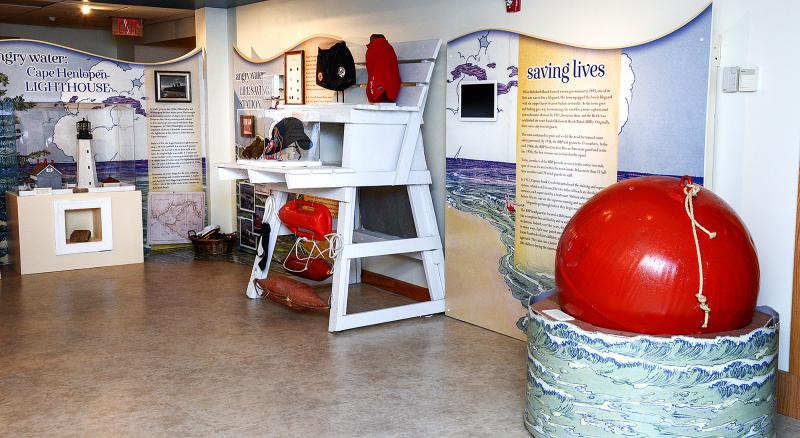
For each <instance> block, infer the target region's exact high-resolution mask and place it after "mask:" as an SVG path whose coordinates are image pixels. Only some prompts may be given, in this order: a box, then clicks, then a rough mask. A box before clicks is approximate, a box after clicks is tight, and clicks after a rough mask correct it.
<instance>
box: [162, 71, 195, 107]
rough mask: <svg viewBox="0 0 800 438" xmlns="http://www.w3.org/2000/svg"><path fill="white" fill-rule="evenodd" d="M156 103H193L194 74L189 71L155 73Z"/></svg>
mask: <svg viewBox="0 0 800 438" xmlns="http://www.w3.org/2000/svg"><path fill="white" fill-rule="evenodd" d="M154 77H155V81H154V82H155V86H156V102H180V103H191V102H192V73H191V72H188V71H163V70H156V71H155V72H154Z"/></svg>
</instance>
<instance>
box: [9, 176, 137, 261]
mask: <svg viewBox="0 0 800 438" xmlns="http://www.w3.org/2000/svg"><path fill="white" fill-rule="evenodd" d="M6 211H7V214H8V237H9V239H8V253H9V256H10V258H11V262H12V264H13V266H14V270H16V271H17V272H19V273H21V274H36V273H40V272H55V271H66V270H70V269H83V268H95V267H100V266H114V265H125V264H132V263H142V262H143V261H144V243H143V238H142V193H141V192H139V191H121V192H112V191H106V192H94V193H67V194H53V195H37V196H18V195H17V194H16V193H12V192H6ZM76 229H83V230H90V231H92V239H91V240H90V241H89V242H82V243H68V242H67V240H68V239H69V236H70V233H71V232H72V231H73V230H76Z"/></svg>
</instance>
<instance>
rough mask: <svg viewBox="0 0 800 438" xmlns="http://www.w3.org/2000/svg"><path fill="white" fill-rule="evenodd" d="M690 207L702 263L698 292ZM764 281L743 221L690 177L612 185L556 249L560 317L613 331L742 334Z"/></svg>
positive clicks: (573, 221)
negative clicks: (761, 283) (561, 311)
mask: <svg viewBox="0 0 800 438" xmlns="http://www.w3.org/2000/svg"><path fill="white" fill-rule="evenodd" d="M692 188H695V190H699V191H697V192H696V193H694V194H692V191H691V189H692ZM687 197H690V198H691V204H689V203H688V202H687ZM691 209H693V215H694V219H695V221H696V224H697V227H698V228H695V230H696V233H697V242H698V245H699V249H700V259H701V260H702V272H703V276H702V279H703V283H702V294H699V295H698V292H699V291H700V278H701V277H700V271H699V268H698V256H697V249H696V246H695V238H694V235H693V232H692V229H693V228H694V227H695V225H693V224H694V223H693V222H692V220H691V218H690V217H691V216H690V214H689V213H690V212H689V211H687V210H691ZM703 228H705V230H707V231H708V232H709V233H712V232H713V233H716V235H715V237H713V238H712V237H710V235H709V234H708V233H707V232H706V231H704V230H703ZM758 281H759V270H758V259H757V256H756V251H755V247H754V246H753V240H752V238H751V237H750V234H749V233H748V231H747V228H745V226H744V224H742V221H741V219H739V217H738V216H737V215H736V213H734V211H733V210H732V209H731V208H730V207H729V206H728V204H726V203H725V201H723V200H722V199H721V198H720V197H718V196H716V195H715V194H714V193H712V192H710V191H708V190H706V189H702V190H700V186H696V185H693V184H692V183H691V179H688V178H687V177H684V179H678V178H671V177H662V176H648V177H642V178H634V179H629V180H626V181H622V182H619V183H616V184H613V185H611V186H609V187H607V188H605V189H604V190H602V191H600V192H599V193H597V194H596V195H595V196H593V197H592V198H591V199H589V200H588V201H587V202H586V203H585V204H584V205H583V206H582V207H581V208H580V209H579V210H578V211H577V212H576V213H575V215H574V216H573V217H572V219H571V220H570V221H569V223H568V224H567V226H566V228H565V229H564V232H563V234H562V235H561V240H560V241H559V243H558V248H557V250H556V288H557V290H558V293H559V299H560V302H561V308H562V310H564V311H565V312H567V313H569V314H570V315H572V316H574V317H575V318H577V319H579V320H582V321H586V322H589V323H591V324H594V325H596V326H600V327H606V328H610V329H615V330H624V331H630V332H637V333H647V334H664V335H678V334H696V333H712V332H720V331H727V330H735V329H738V328H741V327H744V326H746V325H747V324H749V323H750V321H751V319H752V317H753V311H754V309H755V305H756V298H757V295H758ZM701 301H705V304H706V305H707V306H708V307H707V308H706V310H709V312H706V311H705V310H704V307H703V306H702V304H701ZM706 314H707V316H708V320H707V324H705V327H704V326H703V325H704V322H706V321H705V317H706Z"/></svg>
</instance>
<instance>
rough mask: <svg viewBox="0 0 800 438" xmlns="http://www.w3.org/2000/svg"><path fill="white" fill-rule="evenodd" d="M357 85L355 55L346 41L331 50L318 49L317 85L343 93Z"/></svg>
mask: <svg viewBox="0 0 800 438" xmlns="http://www.w3.org/2000/svg"><path fill="white" fill-rule="evenodd" d="M355 83H356V65H355V62H354V61H353V54H352V53H350V49H348V48H347V45H346V44H345V43H344V41H339V42H338V43H336V44H334V45H333V46H332V47H331V48H330V49H323V48H319V49H317V85H319V86H320V87H322V88H327V89H328V90H335V91H343V90H345V89H347V88H348V87H350V86H353V85H355Z"/></svg>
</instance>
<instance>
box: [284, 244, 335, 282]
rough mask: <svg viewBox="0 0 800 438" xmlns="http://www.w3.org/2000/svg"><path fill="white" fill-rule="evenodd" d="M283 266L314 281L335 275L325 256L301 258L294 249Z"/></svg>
mask: <svg viewBox="0 0 800 438" xmlns="http://www.w3.org/2000/svg"><path fill="white" fill-rule="evenodd" d="M283 267H284V268H285V269H286V270H287V271H289V272H291V273H292V274H294V275H297V276H299V277H303V278H307V279H309V280H314V281H322V280H325V279H327V278H328V277H330V276H331V275H333V267H331V264H330V263H328V261H327V260H325V259H323V258H316V259H311V260H300V259H298V258H297V256H296V255H295V253H294V251H292V252H290V253H289V255H287V256H286V260H284V261H283Z"/></svg>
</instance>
